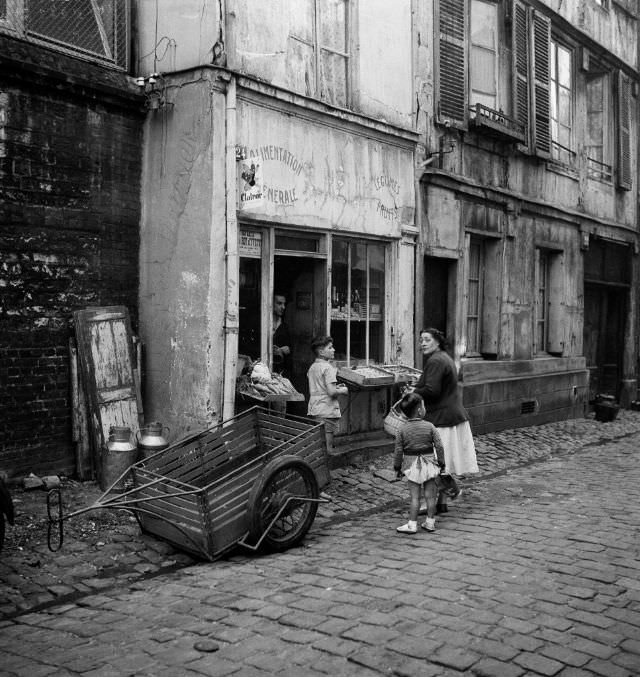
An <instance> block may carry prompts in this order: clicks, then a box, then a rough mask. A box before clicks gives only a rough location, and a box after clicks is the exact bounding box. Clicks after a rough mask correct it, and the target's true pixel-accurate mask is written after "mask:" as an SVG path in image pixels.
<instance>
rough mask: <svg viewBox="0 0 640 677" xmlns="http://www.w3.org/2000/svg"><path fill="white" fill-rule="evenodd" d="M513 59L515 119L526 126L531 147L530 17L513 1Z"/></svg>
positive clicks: (522, 6)
mask: <svg viewBox="0 0 640 677" xmlns="http://www.w3.org/2000/svg"><path fill="white" fill-rule="evenodd" d="M512 17H513V28H512V31H511V35H512V37H511V40H512V45H511V58H512V60H513V61H512V73H513V110H514V113H515V118H516V120H517V121H518V122H521V123H522V124H523V125H525V126H526V128H527V131H526V136H527V141H526V142H525V143H524V144H523V145H524V146H528V145H529V140H528V139H529V28H528V27H529V17H528V11H527V7H525V5H523V4H522V3H521V2H520V0H514V1H513V13H512Z"/></svg>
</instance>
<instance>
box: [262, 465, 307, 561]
mask: <svg viewBox="0 0 640 677" xmlns="http://www.w3.org/2000/svg"><path fill="white" fill-rule="evenodd" d="M292 497H295V498H293V499H292V500H290V501H289V503H287V504H286V507H285V509H284V511H283V512H282V513H281V514H280V516H279V517H278V519H277V520H276V522H275V523H274V524H273V526H272V527H271V528H270V529H269V525H270V524H271V522H272V521H273V519H274V518H275V517H276V515H277V513H278V511H279V510H280V509H281V508H282V507H283V506H284V505H285V503H286V501H287V499H288V498H292ZM297 498H299V499H300V500H296V499H297ZM317 498H318V482H317V480H316V476H315V474H314V472H313V469H312V468H311V466H310V465H309V464H308V463H306V462H305V461H303V460H301V459H299V458H296V457H295V456H284V457H282V458H278V459H276V460H274V461H272V462H271V463H269V465H267V467H266V468H265V472H264V474H263V475H262V477H261V478H260V479H259V480H258V481H257V482H256V484H255V485H254V487H253V490H252V492H251V496H250V497H249V513H250V514H249V524H250V527H249V529H250V536H251V538H252V539H253V540H254V541H258V540H260V538H262V537H263V536H264V539H263V541H262V542H263V543H264V544H265V545H266V546H267V547H268V548H270V549H271V550H275V551H276V552H280V551H282V550H286V549H287V548H291V547H293V546H294V545H296V544H297V543H299V542H300V541H301V540H302V539H303V538H304V536H305V534H306V533H307V531H309V528H310V527H311V525H312V523H313V520H314V519H315V516H316V512H317V511H318V503H317ZM305 499H312V500H310V501H309V500H305ZM267 529H269V530H268V532H267Z"/></svg>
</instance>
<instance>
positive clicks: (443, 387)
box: [413, 328, 478, 512]
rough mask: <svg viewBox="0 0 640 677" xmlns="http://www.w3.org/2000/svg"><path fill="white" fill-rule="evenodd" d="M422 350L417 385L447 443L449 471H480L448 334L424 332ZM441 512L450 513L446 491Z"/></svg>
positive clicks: (429, 418) (441, 498)
mask: <svg viewBox="0 0 640 677" xmlns="http://www.w3.org/2000/svg"><path fill="white" fill-rule="evenodd" d="M420 349H421V350H422V354H423V355H424V357H425V363H424V369H423V371H422V375H421V376H420V379H419V380H418V382H417V383H416V385H415V387H414V390H413V391H414V392H415V393H417V394H418V395H420V396H421V397H422V399H423V400H424V405H425V410H426V413H425V416H424V418H425V419H426V420H427V421H431V423H433V425H435V426H436V428H437V429H438V432H439V433H440V437H441V438H442V444H443V446H444V455H445V464H446V470H445V472H446V473H450V474H452V475H467V474H470V473H476V472H478V462H477V460H476V448H475V444H474V442H473V436H472V434H471V426H470V425H469V416H468V415H467V412H466V410H465V408H464V407H463V406H462V400H461V397H460V393H459V391H458V370H457V369H456V365H455V362H454V361H453V360H452V359H451V358H450V357H449V355H448V354H447V353H446V352H445V337H444V335H443V334H442V332H440V331H438V330H437V329H432V328H429V329H423V330H422V331H421V332H420ZM438 510H439V512H446V510H447V507H446V498H445V494H444V493H443V492H441V493H440V494H439V496H438Z"/></svg>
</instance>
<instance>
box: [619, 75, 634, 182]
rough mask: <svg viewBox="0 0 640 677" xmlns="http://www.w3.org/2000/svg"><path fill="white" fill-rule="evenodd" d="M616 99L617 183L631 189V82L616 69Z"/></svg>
mask: <svg viewBox="0 0 640 677" xmlns="http://www.w3.org/2000/svg"><path fill="white" fill-rule="evenodd" d="M617 99H618V101H617V106H618V144H617V145H618V148H617V163H616V169H617V172H616V174H617V183H618V187H619V188H623V189H624V190H631V84H630V82H629V78H628V77H627V76H626V75H624V73H623V72H622V71H618V88H617Z"/></svg>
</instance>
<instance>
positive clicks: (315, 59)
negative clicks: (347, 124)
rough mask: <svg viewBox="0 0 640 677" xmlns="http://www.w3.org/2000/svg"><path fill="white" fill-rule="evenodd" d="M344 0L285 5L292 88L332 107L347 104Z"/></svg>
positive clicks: (303, 0)
mask: <svg viewBox="0 0 640 677" xmlns="http://www.w3.org/2000/svg"><path fill="white" fill-rule="evenodd" d="M348 9H349V6H348V0H296V1H295V2H292V3H290V4H289V11H290V12H291V30H290V32H289V51H288V54H287V70H288V74H289V77H290V78H291V85H292V87H293V89H295V90H296V91H298V92H304V93H305V94H306V95H307V96H315V97H318V98H320V99H323V100H325V101H328V102H329V103H332V104H334V105H336V106H341V107H346V106H347V105H348V98H349V87H348V79H349V75H348V70H349V21H348Z"/></svg>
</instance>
